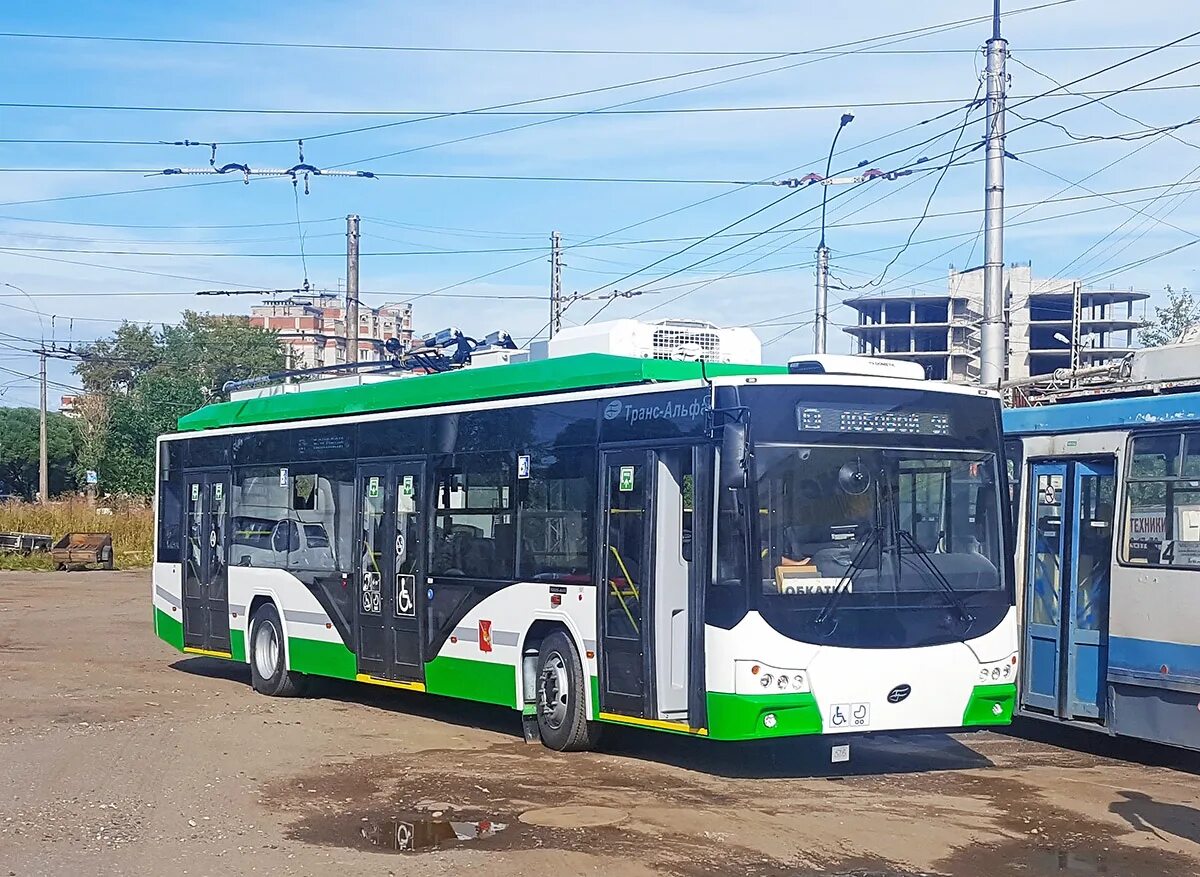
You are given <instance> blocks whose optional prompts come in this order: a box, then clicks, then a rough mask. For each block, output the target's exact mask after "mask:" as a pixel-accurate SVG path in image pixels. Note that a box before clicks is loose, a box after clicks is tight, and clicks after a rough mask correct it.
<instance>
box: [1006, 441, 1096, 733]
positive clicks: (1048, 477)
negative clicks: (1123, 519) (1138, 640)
mask: <svg viewBox="0 0 1200 877" xmlns="http://www.w3.org/2000/svg"><path fill="white" fill-rule="evenodd" d="M1031 474H1032V478H1031V482H1030V488H1031V490H1030V498H1029V503H1030V508H1031V509H1032V510H1033V513H1032V514H1031V515H1030V521H1029V526H1030V532H1029V540H1028V541H1029V545H1030V548H1031V550H1030V553H1029V570H1028V574H1027V576H1026V582H1027V585H1026V593H1025V672H1024V676H1023V683H1022V687H1023V690H1022V702H1023V704H1024V705H1025V706H1026V707H1031V708H1033V709H1037V710H1044V711H1046V712H1050V713H1052V714H1054V715H1056V716H1058V717H1060V718H1064V719H1083V720H1103V718H1104V694H1105V677H1106V675H1107V671H1108V655H1107V652H1108V627H1107V624H1108V585H1109V565H1110V563H1111V557H1112V551H1111V549H1112V531H1113V507H1114V498H1115V478H1114V474H1113V465H1112V463H1111V462H1109V461H1104V462H1097V461H1089V462H1083V461H1072V462H1070V463H1035V464H1034V465H1033V467H1032V473H1031Z"/></svg>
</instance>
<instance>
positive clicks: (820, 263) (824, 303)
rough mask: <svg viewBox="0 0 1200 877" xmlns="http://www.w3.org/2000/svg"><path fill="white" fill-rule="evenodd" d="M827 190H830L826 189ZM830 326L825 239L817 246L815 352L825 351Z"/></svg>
mask: <svg viewBox="0 0 1200 877" xmlns="http://www.w3.org/2000/svg"><path fill="white" fill-rule="evenodd" d="M825 191H827V192H828V191H829V189H826V190H825ZM828 328H829V247H827V246H825V241H824V239H822V240H821V246H819V247H817V316H816V319H815V320H814V321H813V334H814V337H813V353H824V352H825V333H826V331H827V330H828Z"/></svg>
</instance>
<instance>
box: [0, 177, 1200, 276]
mask: <svg viewBox="0 0 1200 877" xmlns="http://www.w3.org/2000/svg"><path fill="white" fill-rule="evenodd" d="M967 154H969V153H967ZM972 163H973V162H966V161H964V162H961V164H962V165H968V164H972ZM1114 164H1115V162H1114ZM1109 166H1111V165H1109ZM1030 167H1035V168H1036V166H1035V165H1033V164H1030ZM941 169H942V168H941V167H940V166H939V167H936V168H929V169H928V170H927V172H933V171H937V170H941ZM1036 169H1038V170H1041V168H1036ZM1101 170H1103V168H1102V169H1101ZM1059 179H1063V178H1061V177H1060V178H1059ZM1067 182H1070V181H1067ZM1187 184H1197V185H1200V179H1198V180H1191V181H1187ZM1178 185H1180V183H1160V184H1154V185H1146V186H1131V187H1127V188H1123V189H1116V190H1112V191H1109V192H1096V191H1093V190H1090V189H1087V188H1086V187H1082V186H1079V187H1080V188H1084V190H1085V191H1087V192H1088V193H1089V194H1086V195H1072V196H1066V197H1062V196H1061V195H1054V196H1051V197H1048V198H1042V199H1039V200H1036V201H1028V202H1015V203H1011V204H1009V205H1008V206H1009V208H1010V209H1016V208H1022V207H1024V208H1029V209H1033V208H1036V207H1040V206H1042V205H1045V204H1057V203H1066V202H1073V201H1087V200H1092V199H1095V198H1106V199H1110V196H1113V195H1124V194H1132V193H1136V192H1147V191H1153V190H1156V189H1170V188H1173V187H1175V186H1178ZM1071 186H1078V184H1075V183H1071ZM1071 186H1068V187H1067V188H1070V187H1071ZM854 188H857V186H856V187H854ZM793 191H801V190H799V189H795V190H789V192H793ZM1062 191H1066V189H1062V190H1060V192H1062ZM832 197H834V198H840V197H843V196H842V195H840V194H839V195H835V196H832ZM1157 198H1158V196H1156V197H1155V198H1149V199H1133V200H1128V201H1125V202H1118V201H1114V202H1113V206H1117V207H1123V206H1127V205H1128V204H1137V203H1144V202H1146V201H1154V200H1157ZM1106 209H1107V208H1106ZM983 210H984V208H982V207H978V208H976V207H969V208H964V209H961V210H946V211H941V212H937V213H921V214H908V215H904V216H889V217H882V218H878V219H864V220H855V221H846V222H842V221H833V222H830V223H827V225H826V227H827V228H830V229H836V228H861V227H865V226H873V225H885V224H889V223H893V222H912V221H915V220H920V219H922V217H923V218H925V219H943V218H947V217H953V216H971V215H976V214H980V213H982V212H983ZM1017 215H1018V216H1019V215H1022V214H1017ZM289 224H292V225H294V223H289ZM815 228H816V226H802V227H798V228H781V229H778V230H776V231H774V232H772V233H774V234H792V233H798V232H808V231H812V230H813V229H815ZM1178 230H1180V231H1185V232H1186V230H1185V229H1178ZM615 233H619V232H615ZM4 234H6V233H5V232H0V236H3V235H4ZM34 236H35V237H36V235H34ZM340 236H341V235H340V234H332V235H323V237H340ZM758 236H761V233H759V232H721V233H717V234H709V235H683V236H671V237H659V238H644V239H639V240H628V239H621V240H618V241H612V242H606V243H598V242H597V241H599V240H602V239H603V238H604V237H606V236H605V235H600V236H596V237H595V238H590V239H588V240H585V241H581V242H579V243H575V244H570V243H569V244H567V245H565V246H564V247H563V249H564V251H568V252H569V251H573V250H578V249H582V248H585V247H587V248H590V247H595V248H607V247H613V248H625V247H633V246H641V245H649V244H663V243H686V242H696V243H702V242H704V241H707V240H710V239H721V238H752V237H758ZM364 237H365V235H364ZM371 237H374V238H378V239H380V240H394V239H391V238H386V237H384V236H382V235H377V234H376V235H371ZM98 240H100V241H101V242H102V243H103V242H107V241H104V240H103V239H98ZM275 240H290V238H286V239H285V238H277V239H275ZM133 243H144V244H148V245H164V246H165V245H169V244H172V243H178V242H172V241H133ZM193 243H196V244H201V245H203V244H206V243H210V242H207V241H195V242H193ZM212 243H216V242H212ZM917 243H920V242H919V241H918V242H917ZM0 251H2V252H20V253H41V252H49V253H67V254H79V255H87V254H94V255H106V256H143V257H158V256H164V257H191V258H209V257H212V258H253V259H265V258H280V259H282V258H290V257H294V256H295V255H296V253H294V252H287V251H279V252H248V253H231V252H218V253H211V252H201V251H179V250H171V251H147V252H140V251H137V250H98V249H81V248H67V247H16V246H4V245H0ZM545 252H546V248H545V247H544V246H520V247H517V246H514V247H481V248H473V249H467V248H458V249H451V248H432V249H430V248H427V249H421V250H392V251H371V252H364V253H362V255H363V256H364V257H366V256H371V257H379V258H384V257H424V256H446V255H455V256H478V255H497V254H506V253H537V254H538V255H537V257H536V258H537V259H540V258H542V257H543V256H544V255H545ZM678 253H679V251H671V254H673V255H678ZM307 255H308V256H309V257H311V258H338V259H340V258H345V253H344V252H340V251H332V252H324V253H308V254H307ZM182 279H194V278H182ZM201 282H211V283H218V284H219V283H220V281H205V280H202V281H201ZM254 288H255V289H257V287H254Z"/></svg>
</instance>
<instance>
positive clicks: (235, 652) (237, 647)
mask: <svg viewBox="0 0 1200 877" xmlns="http://www.w3.org/2000/svg"><path fill="white" fill-rule="evenodd" d="M229 656H230V657H231V658H233V660H235V661H242V662H243V663H244V662H245V660H246V634H244V633H242V632H241V631H240V630H238V629H237V628H236V627H231V628H229Z"/></svg>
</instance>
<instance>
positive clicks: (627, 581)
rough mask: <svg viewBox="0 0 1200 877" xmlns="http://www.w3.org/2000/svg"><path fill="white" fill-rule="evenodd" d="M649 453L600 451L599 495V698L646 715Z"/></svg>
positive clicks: (612, 707)
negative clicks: (600, 475) (600, 506)
mask: <svg viewBox="0 0 1200 877" xmlns="http://www.w3.org/2000/svg"><path fill="white" fill-rule="evenodd" d="M653 463H654V455H653V454H652V453H651V452H649V451H641V450H639V451H613V452H608V453H606V454H604V457H603V475H602V480H601V489H600V500H601V503H602V504H603V508H602V515H601V520H600V528H601V529H600V557H599V559H598V562H599V565H600V573H601V574H600V576H599V579H598V580H599V581H600V582H601V587H602V588H603V593H602V594H601V595H600V606H601V611H600V615H601V649H600V675H601V680H602V681H601V685H600V701H601V710H602V711H603V712H611V713H618V714H620V715H626V716H637V717H643V716H646V715H647V712H646V703H647V699H648V697H647V695H648V689H649V688H650V687H651V686H652V682H651V681H650V680H652V678H653V677H652V675H651V674H650V672H649V671H650V645H651V642H650V630H652V629H653V616H652V615H651V608H650V605H649V604H650V601H651V600H652V591H653V580H652V577H653V558H654V532H655V528H654V483H653V474H654V468H653Z"/></svg>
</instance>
